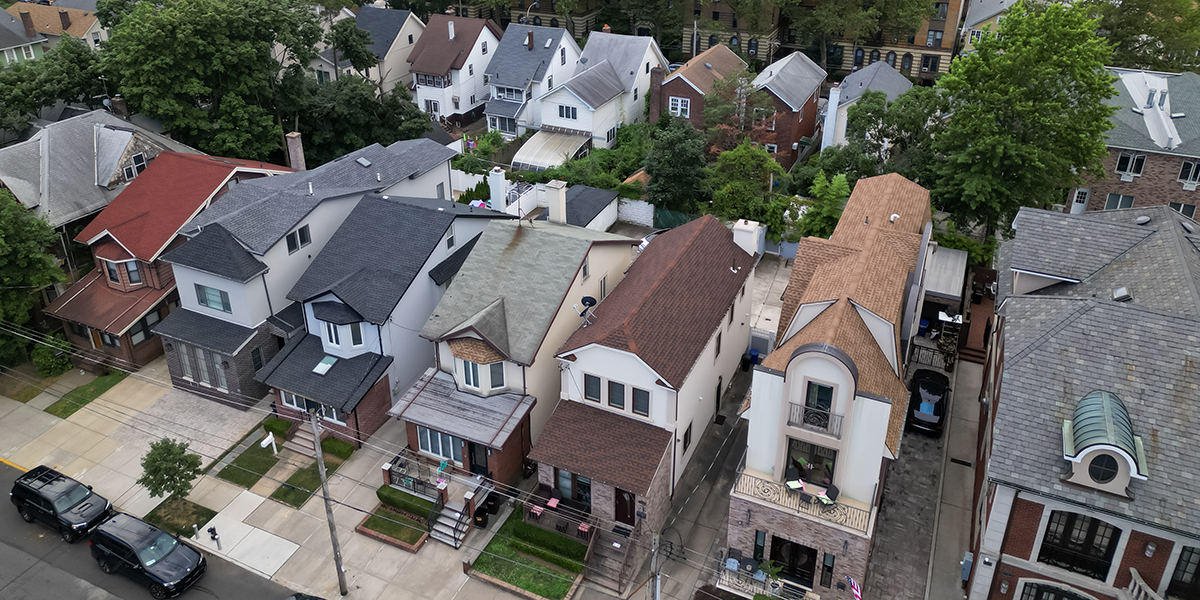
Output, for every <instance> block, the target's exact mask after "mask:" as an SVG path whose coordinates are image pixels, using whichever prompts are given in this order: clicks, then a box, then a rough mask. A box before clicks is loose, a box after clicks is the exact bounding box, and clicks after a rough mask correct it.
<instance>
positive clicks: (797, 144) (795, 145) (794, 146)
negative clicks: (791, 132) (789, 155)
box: [792, 142, 800, 150]
mask: <svg viewBox="0 0 1200 600" xmlns="http://www.w3.org/2000/svg"><path fill="white" fill-rule="evenodd" d="M799 149H800V142H792V150H799Z"/></svg>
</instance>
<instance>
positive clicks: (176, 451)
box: [137, 438, 204, 498]
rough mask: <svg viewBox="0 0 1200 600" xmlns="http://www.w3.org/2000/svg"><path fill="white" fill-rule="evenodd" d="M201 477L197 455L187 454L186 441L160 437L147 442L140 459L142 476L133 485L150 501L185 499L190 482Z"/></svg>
mask: <svg viewBox="0 0 1200 600" xmlns="http://www.w3.org/2000/svg"><path fill="white" fill-rule="evenodd" d="M203 474H204V469H202V468H200V455H199V454H195V453H192V452H188V444H187V442H180V441H177V440H174V439H171V438H163V439H161V440H159V441H157V442H153V443H151V444H150V449H149V450H147V451H146V455H145V456H143V457H142V477H141V478H140V479H138V480H137V483H138V484H139V485H141V486H142V487H144V488H146V491H148V492H150V496H151V497H154V498H161V497H163V496H174V495H179V496H185V495H187V493H188V492H189V491H190V490H191V489H192V481H193V480H195V479H196V478H197V477H199V476H201V475H203Z"/></svg>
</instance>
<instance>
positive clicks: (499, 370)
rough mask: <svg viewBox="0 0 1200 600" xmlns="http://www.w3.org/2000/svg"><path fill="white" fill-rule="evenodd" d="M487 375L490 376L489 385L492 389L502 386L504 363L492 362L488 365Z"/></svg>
mask: <svg viewBox="0 0 1200 600" xmlns="http://www.w3.org/2000/svg"><path fill="white" fill-rule="evenodd" d="M488 371H489V373H488V375H489V376H490V379H491V382H490V386H491V389H493V390H498V389H500V388H502V387H504V363H503V362H494V363H492V364H490V365H488Z"/></svg>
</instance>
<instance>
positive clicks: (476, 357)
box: [446, 338, 504, 365]
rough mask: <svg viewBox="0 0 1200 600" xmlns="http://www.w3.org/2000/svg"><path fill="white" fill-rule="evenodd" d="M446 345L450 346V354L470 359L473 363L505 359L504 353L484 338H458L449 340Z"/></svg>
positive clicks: (488, 362) (486, 362)
mask: <svg viewBox="0 0 1200 600" xmlns="http://www.w3.org/2000/svg"><path fill="white" fill-rule="evenodd" d="M446 345H447V346H450V354H453V355H454V357H455V358H461V359H463V360H469V361H471V362H473V363H478V364H481V365H487V364H491V363H494V362H498V361H502V360H504V355H503V354H500V353H499V352H497V351H496V349H495V348H493V347H492V346H491V345H490V344H488V343H487V342H485V341H483V340H477V339H475V338H458V339H454V340H449V341H447V342H446Z"/></svg>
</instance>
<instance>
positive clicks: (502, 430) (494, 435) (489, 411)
mask: <svg viewBox="0 0 1200 600" xmlns="http://www.w3.org/2000/svg"><path fill="white" fill-rule="evenodd" d="M536 403H537V399H536V398H534V397H533V396H524V395H521V394H493V395H491V396H476V395H475V394H471V393H467V392H460V391H459V390H458V388H457V387H456V386H455V385H454V378H453V377H451V376H450V374H449V373H445V372H442V371H438V370H437V369H429V370H427V371H425V373H424V374H423V375H421V377H420V378H419V379H417V382H416V383H414V384H413V386H412V387H411V388H409V390H408V391H407V392H405V393H404V397H402V398H400V401H399V402H397V403H396V405H395V406H393V407H392V409H391V410H389V411H388V412H387V414H388V415H389V416H392V417H396V418H397V419H400V420H402V421H409V422H412V423H415V424H417V425H420V426H422V427H428V428H429V429H434V430H437V431H440V432H442V433H448V434H450V435H452V436H454V437H456V438H459V439H462V440H467V441H469V442H475V443H476V444H483V445H484V446H487V447H488V448H492V449H494V450H499V449H501V448H502V447H503V446H504V443H505V442H507V441H508V438H509V436H511V435H512V434H513V432H515V431H516V430H517V426H518V425H519V424H520V423H521V420H522V419H524V418H525V416H526V415H528V414H529V411H531V410H533V405H534V404H536Z"/></svg>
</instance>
